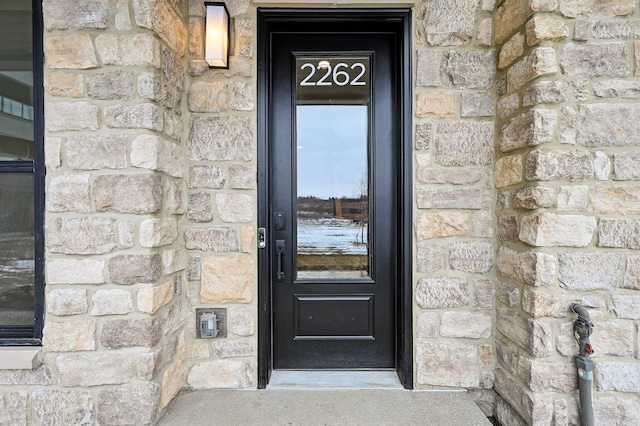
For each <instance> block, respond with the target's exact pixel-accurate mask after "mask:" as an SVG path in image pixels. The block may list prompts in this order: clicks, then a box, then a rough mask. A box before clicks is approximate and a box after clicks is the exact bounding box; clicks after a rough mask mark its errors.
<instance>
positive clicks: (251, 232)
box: [240, 226, 256, 253]
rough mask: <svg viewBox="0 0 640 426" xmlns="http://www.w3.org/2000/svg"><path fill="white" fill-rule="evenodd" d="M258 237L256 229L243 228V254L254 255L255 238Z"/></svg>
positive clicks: (241, 235)
mask: <svg viewBox="0 0 640 426" xmlns="http://www.w3.org/2000/svg"><path fill="white" fill-rule="evenodd" d="M255 235H256V229H255V228H253V227H250V226H244V227H242V230H241V231H240V240H241V241H242V243H241V244H242V252H243V253H253V252H254V247H255V243H254V239H253V238H254V236H255Z"/></svg>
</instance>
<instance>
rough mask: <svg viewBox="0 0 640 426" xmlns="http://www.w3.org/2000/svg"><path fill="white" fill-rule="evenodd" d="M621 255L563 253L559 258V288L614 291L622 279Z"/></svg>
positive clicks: (622, 258) (622, 257)
mask: <svg viewBox="0 0 640 426" xmlns="http://www.w3.org/2000/svg"><path fill="white" fill-rule="evenodd" d="M623 260H624V256H623V255H622V253H584V252H570V253H563V254H561V255H560V258H559V266H560V268H559V273H558V280H559V281H560V287H563V288H566V289H569V290H582V291H586V290H597V289H603V290H615V289H616V288H618V286H619V284H620V281H621V279H622V272H623V269H622V265H623Z"/></svg>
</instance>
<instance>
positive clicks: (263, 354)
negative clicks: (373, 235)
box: [257, 8, 413, 389]
mask: <svg viewBox="0 0 640 426" xmlns="http://www.w3.org/2000/svg"><path fill="white" fill-rule="evenodd" d="M336 21H338V22H344V23H345V24H349V25H352V26H354V27H355V26H357V25H358V24H364V25H367V24H368V25H372V24H373V25H375V24H378V25H380V26H384V28H385V30H387V31H389V30H390V31H393V32H395V33H396V34H397V36H398V37H397V39H398V44H399V46H398V51H399V52H400V53H399V57H398V62H399V63H398V64H397V67H398V76H399V79H398V81H397V87H396V91H397V93H398V97H399V100H398V103H397V108H398V111H397V112H398V117H400V120H401V123H400V125H399V126H398V128H399V133H400V134H399V135H397V136H398V140H399V141H400V146H399V147H398V149H399V155H398V158H399V164H397V165H396V167H397V170H398V173H399V175H400V176H399V179H398V181H399V184H398V186H399V187H398V188H397V190H398V193H399V202H398V212H397V218H398V228H399V229H398V235H399V236H400V242H399V244H398V247H397V250H398V259H399V262H398V263H399V264H398V277H397V284H398V285H397V287H396V305H397V306H396V371H397V373H398V377H399V378H400V381H401V383H402V384H403V386H404V387H405V388H407V389H411V388H413V333H412V328H413V327H412V304H413V295H412V293H413V292H412V288H413V280H412V241H413V238H412V210H413V202H412V192H413V185H412V169H413V168H412V155H411V154H412V146H413V144H412V127H411V126H412V108H411V105H412V101H411V100H412V95H411V69H412V67H411V55H410V52H411V11H410V10H409V9H263V8H259V9H258V91H257V97H258V147H257V148H258V159H257V161H258V226H259V227H264V228H265V229H266V230H267V234H268V233H269V230H270V228H271V223H270V220H271V218H270V217H269V215H268V212H269V211H270V198H271V197H270V194H269V190H270V189H269V185H268V182H269V179H270V170H269V163H270V161H269V153H270V141H269V121H270V117H269V113H270V105H271V101H272V100H271V99H269V81H270V75H269V67H268V66H267V64H268V59H269V57H270V43H269V40H270V36H271V34H272V33H274V32H287V27H288V25H289V24H295V23H302V22H304V23H323V22H333V23H335V22H336ZM268 240H269V236H268V235H267V241H268ZM270 268H271V261H270V259H269V250H267V249H259V250H258V388H260V389H264V388H265V387H266V386H267V383H268V382H269V378H270V376H271V371H272V369H273V366H272V365H273V363H272V361H273V357H272V345H273V344H272V330H271V319H272V310H271V290H270V277H271V270H270Z"/></svg>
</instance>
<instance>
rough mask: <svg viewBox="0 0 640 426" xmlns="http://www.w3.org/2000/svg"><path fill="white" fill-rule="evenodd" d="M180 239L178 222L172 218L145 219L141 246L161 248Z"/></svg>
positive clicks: (141, 234)
mask: <svg viewBox="0 0 640 426" xmlns="http://www.w3.org/2000/svg"><path fill="white" fill-rule="evenodd" d="M176 238H178V222H177V221H176V219H174V218H172V217H168V218H164V219H145V220H143V221H142V223H141V224H140V245H141V246H142V247H161V246H165V245H169V244H172V243H173V242H174V241H175V240H176Z"/></svg>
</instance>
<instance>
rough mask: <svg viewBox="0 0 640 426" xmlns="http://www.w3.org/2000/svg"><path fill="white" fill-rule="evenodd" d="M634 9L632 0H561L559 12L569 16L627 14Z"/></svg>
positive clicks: (634, 5)
mask: <svg viewBox="0 0 640 426" xmlns="http://www.w3.org/2000/svg"><path fill="white" fill-rule="evenodd" d="M635 9H636V4H635V2H634V1H633V0H561V2H560V12H561V13H562V14H563V15H564V16H567V17H569V18H575V17H578V16H591V15H594V14H597V15H606V16H624V15H629V14H631V13H633V12H634V10H635Z"/></svg>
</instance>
